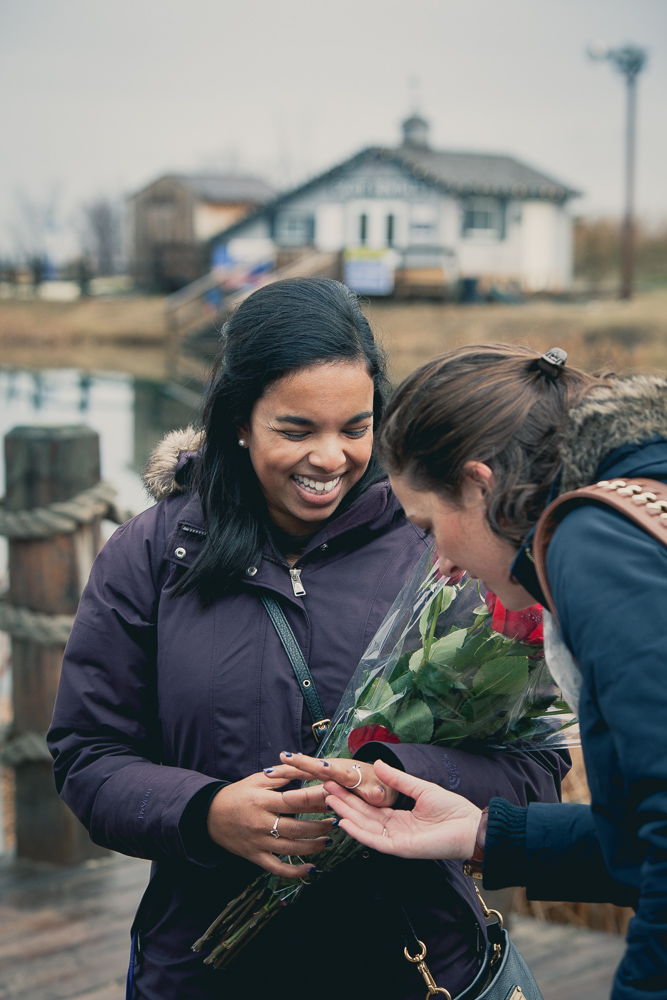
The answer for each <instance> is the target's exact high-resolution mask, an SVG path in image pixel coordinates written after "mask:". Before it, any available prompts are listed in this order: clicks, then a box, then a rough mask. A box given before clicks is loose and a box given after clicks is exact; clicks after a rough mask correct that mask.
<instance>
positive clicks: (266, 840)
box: [206, 764, 334, 879]
mask: <svg viewBox="0 0 667 1000" xmlns="http://www.w3.org/2000/svg"><path fill="white" fill-rule="evenodd" d="M301 776H302V775H301V773H300V772H299V771H297V769H296V768H294V767H291V766H289V765H285V764H282V765H278V766H276V767H274V768H273V769H272V770H271V777H269V776H268V775H267V774H264V772H263V771H260V772H259V773H258V774H251V775H250V776H249V777H247V778H242V779H241V780H240V781H234V782H232V784H230V785H225V787H224V788H221V789H220V791H219V792H218V793H217V795H215V797H214V798H213V801H212V802H211V805H210V807H209V810H208V815H207V819H206V826H207V829H208V835H209V837H210V838H211V840H213V841H215V843H216V844H219V845H220V847H224V849H225V850H226V851H229V852H230V853H231V854H238V855H239V856H240V857H242V858H246V860H248V861H252V862H253V864H256V865H259V866H260V867H261V868H264V869H265V870H266V871H267V872H271V874H272V875H280V876H282V877H283V878H295V879H296V878H304V877H305V876H306V875H307V874H308V873H309V871H310V870H311V869H312V868H313V867H314V866H313V864H294V865H290V864H286V863H285V862H284V861H280V860H279V859H278V858H277V857H276V854H288V855H297V856H304V855H307V854H316V853H317V852H319V851H322V850H324V848H325V847H328V846H330V845H329V844H328V843H327V841H328V838H329V834H330V832H331V827H332V825H333V821H334V818H333V817H332V818H331V819H325V820H312V821H311V820H298V819H295V818H294V817H293V816H290V815H285V814H286V813H288V812H294V811H295V809H294V807H292V808H291V809H290V808H288V807H287V806H286V805H285V804H284V803H283V799H282V792H281V791H280V789H281V788H282V787H283V786H284V785H287V784H289V783H290V782H291V781H294V779H295V778H299V777H301ZM277 817H280V818H279V819H278V827H277V829H278V833H279V834H280V836H279V837H274V836H272V835H271V829H272V827H273V825H274V823H275V821H276V818H277ZM274 852H275V853H274Z"/></svg>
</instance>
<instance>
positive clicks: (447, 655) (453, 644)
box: [429, 628, 467, 667]
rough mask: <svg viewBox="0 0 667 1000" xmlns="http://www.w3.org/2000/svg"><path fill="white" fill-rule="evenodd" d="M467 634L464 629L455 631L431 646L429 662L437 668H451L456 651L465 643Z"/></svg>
mask: <svg viewBox="0 0 667 1000" xmlns="http://www.w3.org/2000/svg"><path fill="white" fill-rule="evenodd" d="M466 635H467V632H466V630H465V629H464V628H459V629H456V630H455V631H454V632H450V633H449V635H445V636H443V637H442V639H438V640H437V641H436V642H434V643H433V645H432V646H431V652H430V655H429V660H431V661H432V662H433V663H437V664H438V665H439V666H443V667H444V666H447V667H448V666H451V665H452V664H453V663H454V658H455V655H456V650H457V649H460V648H461V646H462V645H463V643H464V642H465V639H466Z"/></svg>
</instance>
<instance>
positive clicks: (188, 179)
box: [173, 174, 276, 205]
mask: <svg viewBox="0 0 667 1000" xmlns="http://www.w3.org/2000/svg"><path fill="white" fill-rule="evenodd" d="M173 176H174V177H176V178H177V179H178V180H179V181H181V182H182V183H183V184H187V186H188V187H189V188H190V190H191V191H194V193H195V194H196V195H197V197H198V198H201V200H202V201H210V202H213V203H218V204H224V203H227V202H229V203H233V202H246V201H251V202H253V203H254V204H256V205H265V204H266V203H267V202H269V201H272V200H273V199H274V198H275V196H276V190H275V188H272V187H271V186H270V185H269V184H267V183H266V181H262V180H260V179H259V178H258V177H238V176H229V175H226V174H174V175H173Z"/></svg>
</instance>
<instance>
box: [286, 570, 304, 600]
mask: <svg viewBox="0 0 667 1000" xmlns="http://www.w3.org/2000/svg"><path fill="white" fill-rule="evenodd" d="M289 575H290V579H291V581H292V590H293V591H294V596H295V597H304V596H305V593H306V591H305V588H304V586H303V584H302V583H301V570H300V569H291V570H290V571H289Z"/></svg>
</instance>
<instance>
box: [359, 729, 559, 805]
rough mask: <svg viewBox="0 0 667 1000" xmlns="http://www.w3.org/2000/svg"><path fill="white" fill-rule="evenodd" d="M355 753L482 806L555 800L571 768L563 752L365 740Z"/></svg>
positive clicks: (360, 757)
mask: <svg viewBox="0 0 667 1000" xmlns="http://www.w3.org/2000/svg"><path fill="white" fill-rule="evenodd" d="M355 757H357V758H358V759H361V760H367V761H374V760H377V759H378V758H382V760H384V761H386V763H387V764H391V765H392V767H398V768H400V770H402V771H406V772H407V773H408V774H413V775H414V776H415V777H417V778H423V779H424V781H432V782H434V783H435V784H436V785H440V787H441V788H446V789H447V790H448V791H451V792H457V793H458V794H459V795H464V796H465V797H466V798H467V799H468V800H469V801H470V802H474V804H475V805H476V806H479V807H480V808H484V806H487V805H488V804H489V802H490V800H491V799H492V798H493V796H496V795H500V796H502V797H503V798H504V799H506V800H507V801H508V802H510V803H512V804H514V805H519V806H526V805H528V803H529V802H558V801H559V799H560V783H561V779H562V778H563V777H564V776H565V774H566V773H567V772H568V770H569V767H570V765H569V755H568V754H567V753H566V752H562V753H556V752H554V751H548V752H544V751H540V752H535V753H524V752H516V751H513V750H508V751H502V750H498V751H480V752H479V753H470V752H469V751H467V750H460V749H458V748H456V747H455V748H447V749H446V750H445V749H444V748H443V747H434V746H423V745H421V744H411V743H401V744H395V743H392V744H389V743H379V742H369V743H365V744H364V745H363V746H362V747H361V748H360V749H359V751H358V752H357V753H356V754H355Z"/></svg>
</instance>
